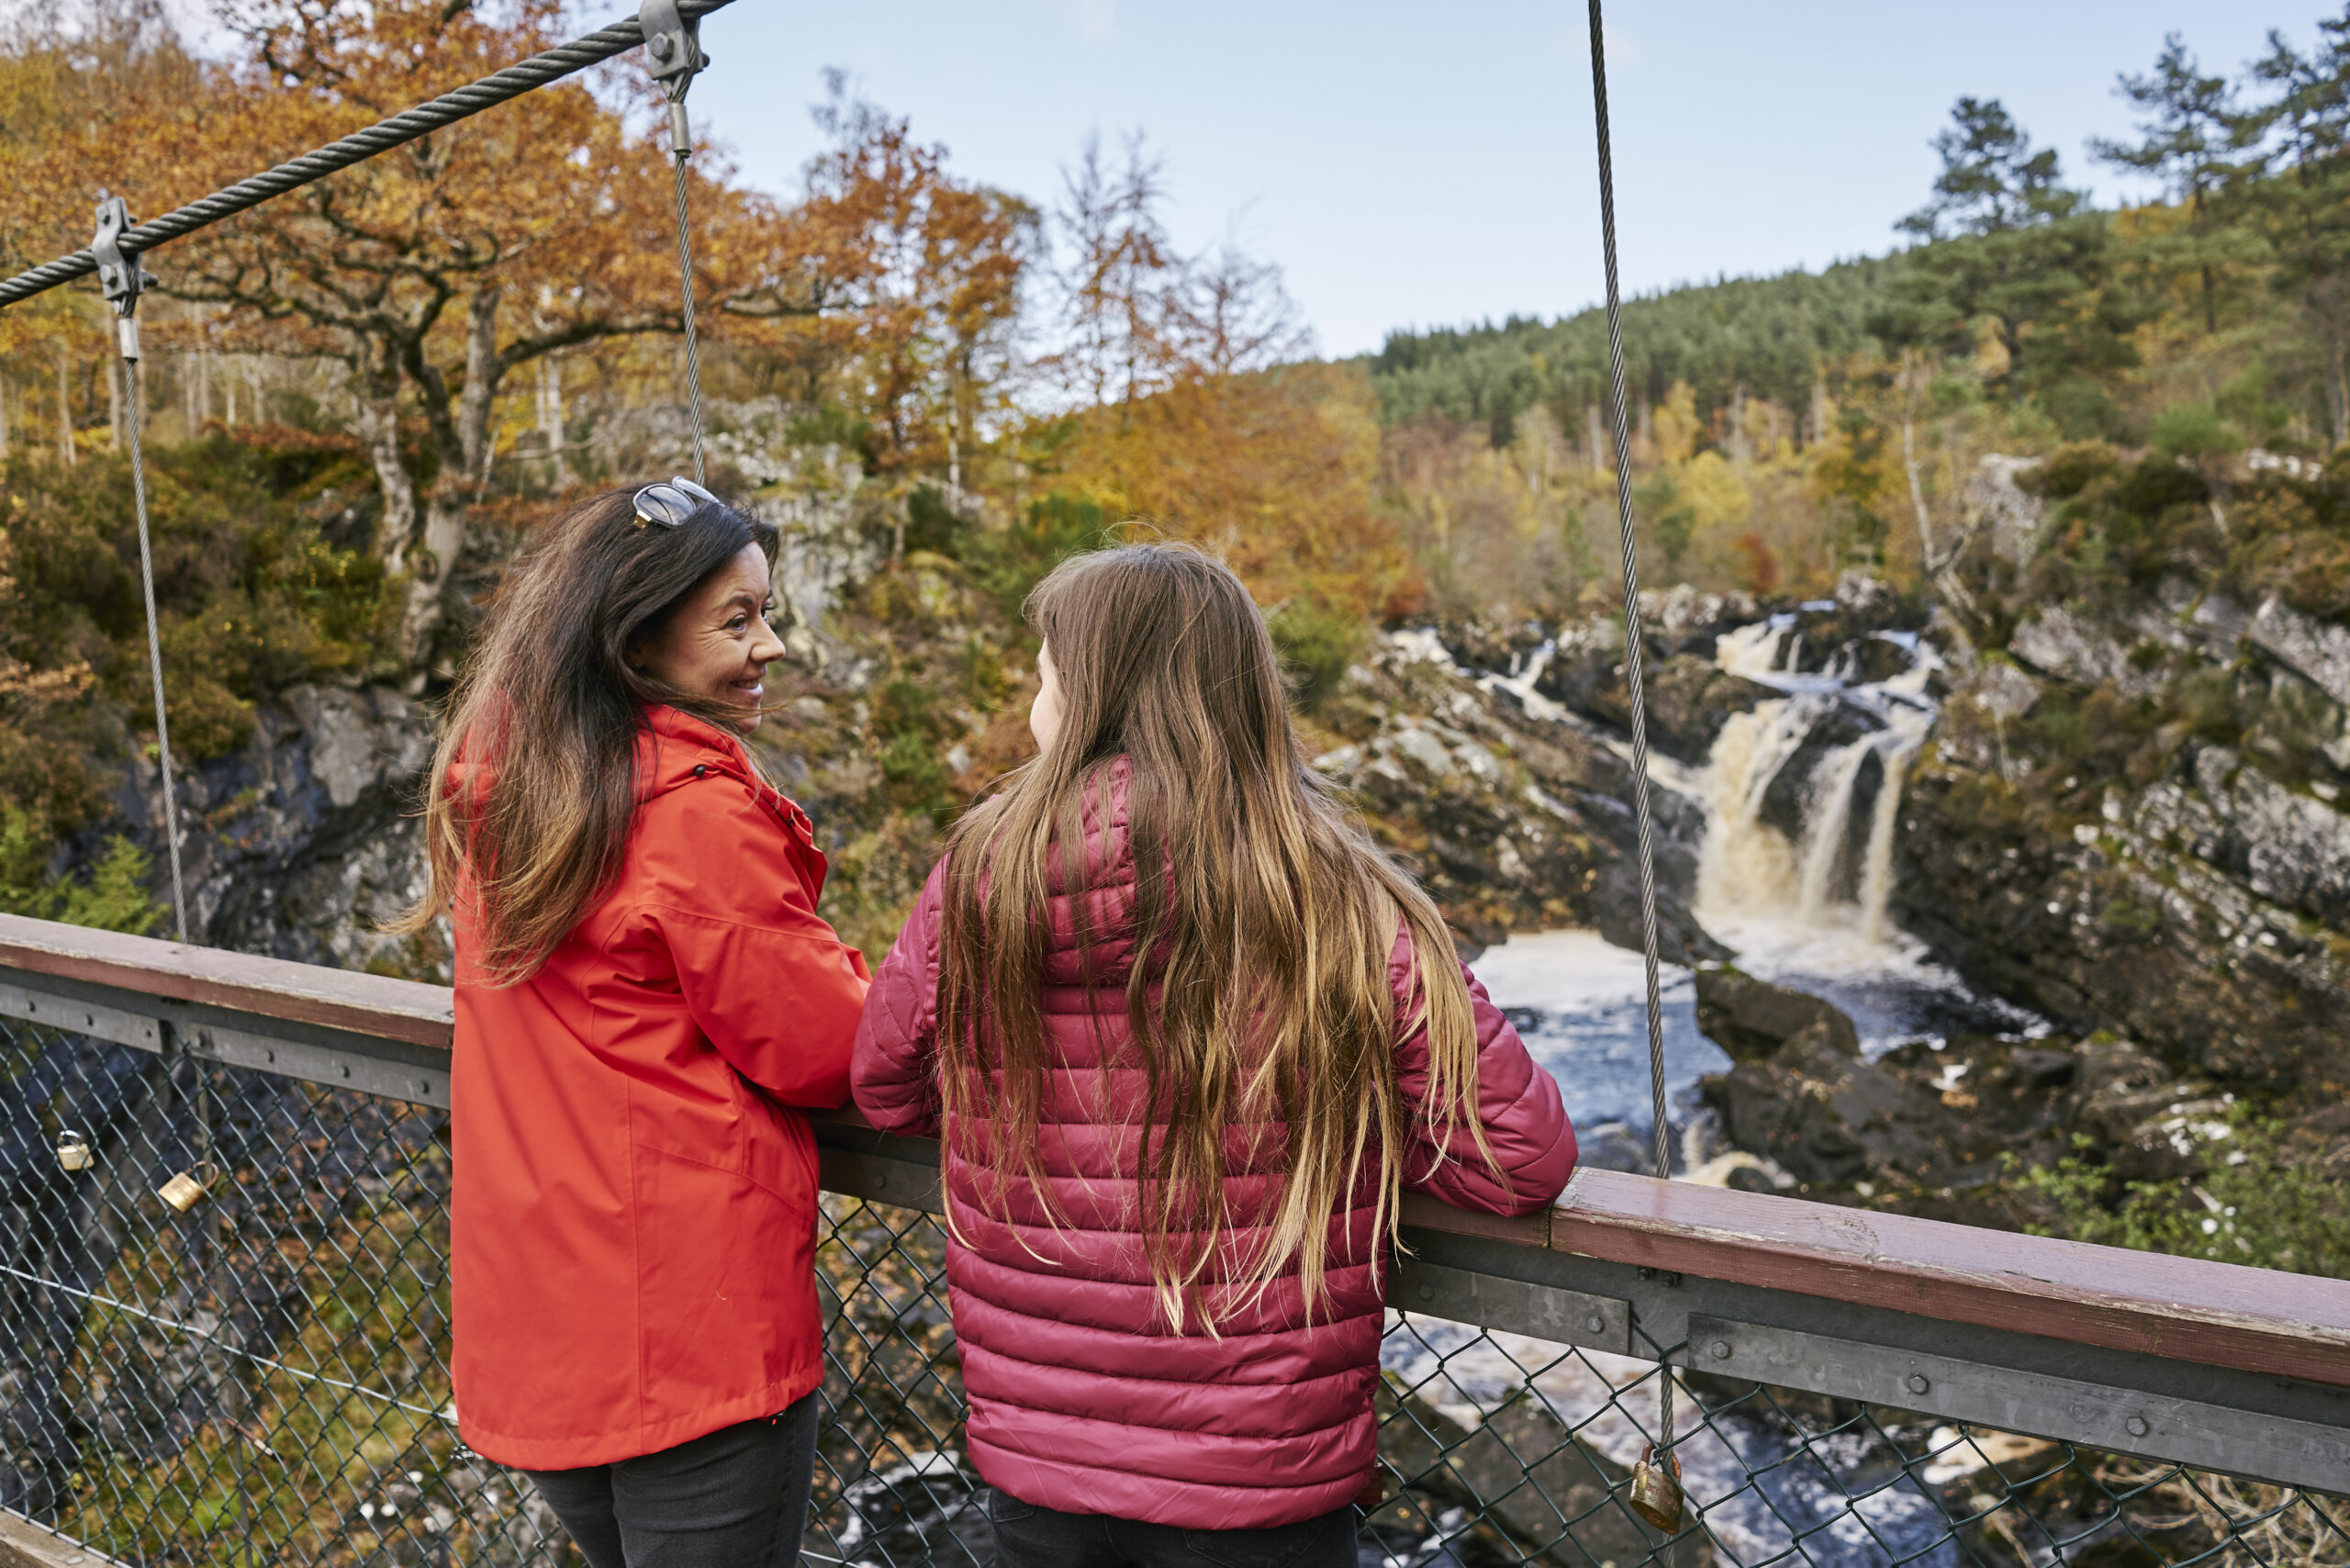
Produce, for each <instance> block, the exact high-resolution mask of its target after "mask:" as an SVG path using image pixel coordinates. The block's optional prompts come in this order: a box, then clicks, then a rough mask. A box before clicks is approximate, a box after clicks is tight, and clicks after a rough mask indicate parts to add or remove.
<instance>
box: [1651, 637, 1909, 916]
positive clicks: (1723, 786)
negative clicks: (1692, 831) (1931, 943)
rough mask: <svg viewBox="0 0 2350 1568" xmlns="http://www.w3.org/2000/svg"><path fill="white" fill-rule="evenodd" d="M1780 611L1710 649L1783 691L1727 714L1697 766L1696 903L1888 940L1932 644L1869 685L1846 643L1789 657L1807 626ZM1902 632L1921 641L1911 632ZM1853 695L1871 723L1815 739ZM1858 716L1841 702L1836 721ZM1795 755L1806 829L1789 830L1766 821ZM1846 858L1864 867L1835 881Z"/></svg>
mask: <svg viewBox="0 0 2350 1568" xmlns="http://www.w3.org/2000/svg"><path fill="white" fill-rule="evenodd" d="M1781 620H1785V621H1788V622H1791V621H1792V618H1774V620H1772V621H1763V622H1755V623H1754V624H1752V625H1750V626H1741V627H1740V628H1738V629H1737V630H1735V631H1733V632H1729V633H1724V634H1723V635H1722V636H1721V638H1720V639H1719V640H1718V643H1717V644H1716V650H1715V660H1716V662H1717V663H1718V665H1719V666H1721V667H1722V668H1723V669H1725V670H1727V671H1729V673H1731V674H1733V675H1738V676H1741V677H1743V678H1746V679H1749V680H1753V681H1757V682H1759V683H1761V684H1763V685H1767V686H1771V687H1774V688H1775V689H1779V690H1781V691H1785V692H1786V693H1788V695H1786V696H1785V697H1781V698H1774V699H1769V700H1764V701H1762V702H1758V703H1757V704H1755V706H1754V708H1753V709H1752V710H1751V711H1748V712H1744V713H1737V714H1733V715H1731V717H1730V718H1729V722H1726V723H1725V724H1724V725H1723V726H1722V728H1721V731H1720V733H1719V734H1718V735H1717V736H1716V737H1715V740H1714V744H1713V748H1712V750H1711V751H1710V752H1709V753H1708V755H1707V763H1706V767H1705V769H1704V771H1703V774H1702V776H1701V793H1702V796H1703V798H1704V800H1705V802H1706V807H1707V828H1706V838H1705V843H1704V845H1703V846H1702V847H1701V848H1700V850H1699V854H1698V861H1697V886H1696V895H1697V896H1696V910H1697V913H1698V915H1699V917H1700V918H1701V919H1703V920H1705V921H1706V922H1707V924H1710V925H1714V926H1716V927H1717V928H1718V929H1722V928H1730V927H1735V926H1737V925H1740V924H1750V923H1762V924H1768V925H1770V926H1771V927H1774V928H1776V929H1782V930H1815V931H1820V932H1823V933H1831V932H1832V933H1837V934H1841V935H1851V936H1857V937H1859V938H1860V939H1861V940H1862V941H1863V943H1864V944H1866V945H1867V946H1881V945H1883V944H1884V943H1885V942H1886V940H1887V924H1886V908H1887V905H1888V903H1889V902H1890V901H1891V898H1892V892H1893V832H1894V827H1895V824H1896V823H1897V820H1898V817H1899V814H1900V809H1901V787H1902V783H1903V781H1904V778H1905V776H1906V774H1907V772H1908V763H1909V760H1910V758H1911V757H1912V756H1915V755H1916V753H1917V751H1918V748H1919V746H1920V745H1923V744H1924V742H1925V738H1926V734H1927V731H1928V730H1929V728H1930V726H1931V725H1932V722H1933V711H1932V709H1931V707H1930V703H1929V700H1928V699H1927V698H1926V697H1925V695H1924V693H1925V689H1926V679H1927V677H1928V675H1929V674H1930V670H1931V663H1930V659H1931V655H1930V654H1927V655H1923V656H1922V657H1919V659H1918V662H1916V663H1915V664H1913V666H1912V667H1911V668H1910V669H1908V670H1906V671H1903V672H1902V673H1901V674H1899V675H1897V676H1895V677H1894V678H1891V679H1889V680H1886V681H1882V682H1877V683H1874V684H1864V683H1855V682H1854V681H1853V680H1852V674H1853V672H1854V671H1855V670H1856V669H1857V668H1858V667H1859V663H1860V661H1859V659H1858V658H1857V657H1856V656H1855V655H1853V654H1852V652H1851V651H1850V650H1848V649H1838V650H1837V651H1836V653H1835V655H1833V656H1832V657H1831V658H1830V661H1829V667H1828V668H1827V669H1826V670H1825V671H1822V672H1821V673H1819V674H1816V675H1804V674H1799V673H1796V670H1795V667H1794V666H1796V662H1797V660H1798V659H1799V658H1800V656H1801V646H1802V645H1801V642H1800V637H1801V633H1799V632H1797V631H1796V630H1795V628H1794V627H1793V625H1792V624H1791V623H1790V624H1781V623H1780V621H1781ZM1905 645H1906V646H1909V647H1910V648H1911V651H1912V653H1913V655H1915V654H1916V649H1915V644H1905ZM1846 707H1850V708H1854V709H1858V710H1860V711H1863V712H1864V713H1866V714H1867V715H1868V716H1869V723H1870V725H1871V727H1870V729H1869V730H1868V732H1867V733H1866V734H1862V735H1860V736H1859V737H1858V738H1857V739H1853V740H1849V741H1843V742H1841V744H1838V745H1822V744H1821V743H1820V742H1818V741H1815V740H1814V739H1813V732H1814V731H1815V730H1816V729H1818V727H1819V726H1820V725H1821V724H1822V722H1825V721H1827V720H1829V719H1830V718H1831V717H1834V716H1836V715H1837V713H1838V711H1839V710H1840V709H1841V708H1846ZM1850 722H1851V715H1849V714H1847V715H1846V716H1845V719H1844V724H1845V726H1846V727H1844V728H1843V730H1842V734H1851V733H1852V731H1851V729H1850V727H1849V725H1850ZM1871 757H1874V758H1875V759H1876V761H1877V767H1878V770H1879V778H1878V781H1877V785H1876V790H1875V795H1874V799H1873V800H1871V801H1869V802H1868V805H1867V806H1866V808H1865V810H1866V812H1867V821H1866V823H1860V822H1858V821H1856V820H1855V813H1854V811H1853V802H1854V800H1855V798H1856V797H1858V796H1859V794H1860V786H1861V776H1862V774H1863V770H1864V769H1865V768H1866V767H1868V763H1869V759H1870V758H1871ZM1790 766H1802V767H1805V768H1806V769H1807V773H1806V776H1805V777H1803V778H1801V779H1800V782H1801V785H1802V790H1801V798H1802V806H1801V821H1800V824H1799V825H1800V832H1798V833H1797V834H1796V835H1795V837H1794V838H1793V839H1792V840H1791V839H1790V838H1789V836H1788V834H1787V833H1785V832H1783V831H1782V830H1781V828H1780V827H1779V826H1776V825H1774V824H1773V823H1769V822H1766V821H1764V820H1763V808H1764V804H1765V798H1766V796H1767V795H1769V794H1770V792H1771V790H1772V785H1773V783H1774V780H1776V779H1778V778H1779V777H1780V775H1781V774H1782V773H1783V772H1785V769H1786V768H1788V767H1790ZM1780 799H1781V800H1782V801H1784V800H1785V796H1784V793H1782V795H1781V796H1780ZM1782 820H1783V821H1784V816H1783V818H1782ZM1856 840H1857V841H1858V842H1856ZM1847 867H1854V868H1857V875H1854V873H1853V872H1852V871H1845V872H1844V879H1842V880H1841V882H1840V878H1839V872H1840V870H1842V869H1843V868H1847ZM1840 890H1841V891H1842V892H1843V893H1844V896H1843V897H1841V898H1840V897H1839V893H1840Z"/></svg>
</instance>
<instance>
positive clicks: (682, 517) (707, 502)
mask: <svg viewBox="0 0 2350 1568" xmlns="http://www.w3.org/2000/svg"><path fill="white" fill-rule="evenodd" d="M724 504H725V503H724V502H722V501H721V500H720V499H719V498H717V497H716V496H713V495H711V493H710V492H709V491H708V490H705V489H703V488H702V487H700V486H699V485H697V484H695V483H694V482H693V481H692V480H691V479H682V478H679V477H677V476H676V475H671V476H670V477H669V482H668V483H667V484H666V485H647V486H645V487H644V488H643V489H641V490H639V491H637V493H636V526H637V527H639V528H643V526H644V525H645V524H646V523H648V522H657V523H659V524H660V525H661V526H662V527H664V528H676V527H677V526H679V525H680V524H682V523H683V522H684V521H686V519H688V518H689V517H691V516H693V515H694V511H695V510H696V509H697V508H699V507H705V506H711V507H714V506H722V505H724Z"/></svg>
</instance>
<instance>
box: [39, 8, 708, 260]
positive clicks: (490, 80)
mask: <svg viewBox="0 0 2350 1568" xmlns="http://www.w3.org/2000/svg"><path fill="white" fill-rule="evenodd" d="M731 4H733V0H677V11H678V13H679V14H680V15H682V16H684V17H688V18H699V17H705V16H708V15H709V14H710V13H711V12H712V11H715V10H718V9H720V8H721V7H722V6H728V5H731ZM643 41H644V29H643V27H642V26H641V25H640V24H639V22H638V21H637V19H636V18H635V17H630V18H629V19H628V20H626V21H621V22H615V23H613V24H612V25H611V26H610V27H609V28H601V29H599V30H598V31H596V32H592V33H589V34H588V36H587V37H585V38H580V39H573V40H572V41H571V42H569V43H567V44H564V45H562V46H561V47H559V48H556V49H551V50H545V51H544V52H543V53H540V54H534V55H532V57H531V58H530V59H528V60H525V61H522V62H520V63H519V64H515V65H509V66H508V67H507V68H506V69H505V70H503V71H500V72H498V73H495V74H493V75H489V76H485V77H483V78H482V79H481V80H480V81H478V82H476V83H473V84H471V85H469V86H464V87H459V88H457V89H456V90H455V91H453V92H449V93H443V94H442V95H441V96H439V97H437V98H434V99H432V100H431V101H430V102H428V103H423V104H419V105H418V106H416V107H414V108H412V109H407V110H403V111H402V112H401V113H399V114H396V115H394V116H392V118H389V119H386V120H384V121H381V122H380V123H378V124H375V125H372V126H370V127H368V128H367V129H365V130H362V131H355V132H353V134H352V135H349V136H346V137H344V138H342V139H341V140H340V141H333V142H330V143H328V144H327V145H326V146H324V147H320V148H318V149H316V150H315V151H309V152H305V153H304V154H302V156H300V157H299V158H296V159H292V160H290V161H289V162H284V163H280V164H279V165H277V167H275V168H274V169H271V170H269V171H268V172H267V173H265V174H255V175H253V176H252V178H251V179H247V180H240V181H239V182H237V184H235V185H230V186H229V187H227V188H226V189H224V190H218V191H215V192H213V193H212V194H211V195H210V196H206V197H204V198H203V199H202V200H200V201H194V202H190V203H189V204H188V205H187V206H185V207H181V208H180V209H179V210H178V211H176V212H169V213H165V214H164V215H163V216H162V217H161V218H154V219H151V221H149V222H146V223H142V224H140V226H139V227H138V228H136V229H133V230H129V232H127V233H125V234H124V235H123V237H122V249H123V250H124V251H125V252H128V253H130V254H137V253H138V252H143V251H150V250H152V249H154V248H155V247H156V246H158V245H160V244H162V243H163V242H164V241H167V240H176V239H179V238H181V237H182V236H183V235H187V234H193V233H195V232H196V230H199V229H204V228H207V227H209V226H210V225H212V224H215V223H218V222H219V221H220V220H221V219H222V218H228V217H230V216H232V215H234V214H236V213H240V212H242V211H244V210H245V209H246V208H247V207H258V206H260V205H261V204H262V203H263V202H265V201H267V200H269V199H270V198H271V197H272V196H284V195H285V193H286V192H287V191H291V190H297V189H299V188H300V187H302V186H304V185H309V184H311V183H312V182H314V181H317V180H320V179H324V178H325V177H326V176H327V175H329V174H333V173H334V172H335V171H336V170H338V169H345V168H349V167H350V166H351V165H352V164H353V163H357V162H362V161H364V160H365V159H368V158H372V157H374V156H375V154H376V153H378V152H384V151H389V150H390V149H392V148H395V147H398V146H401V145H403V144H404V143H407V142H410V141H414V140H416V139H417V138H419V137H420V136H425V135H429V134H430V133H431V132H433V131H435V130H438V129H441V128H442V127H443V126H447V125H453V124H455V123H456V122H457V121H459V120H461V119H464V118H469V117H471V116H473V115H477V114H479V113H481V111H482V110H484V109H487V108H491V107H494V106H497V105H498V104H502V103H505V102H506V101H507V100H508V99H509V98H519V97H520V96H521V95H524V94H525V93H529V92H532V91H534V90H535V89H537V88H540V87H543V86H545V85H546V84H548V83H550V82H555V81H560V80H561V79H562V78H564V77H565V76H568V75H571V74H572V73H575V72H578V71H583V70H585V69H587V68H588V66H590V65H593V64H596V63H597V62H599V61H604V60H610V58H611V57H612V56H614V55H616V54H621V53H623V52H625V51H626V50H632V49H634V48H636V47H637V46H638V45H639V44H641V43H643ZM97 265H98V263H97V258H96V257H95V256H94V255H92V254H91V253H90V252H88V251H86V250H83V251H76V252H73V254H72V255H70V256H61V257H59V258H58V259H57V260H56V261H53V262H50V263H48V264H47V265H45V266H39V267H35V268H33V269H32V270H31V271H29V272H26V273H20V274H17V276H15V277H13V278H10V279H9V280H8V281H7V282H6V283H0V306H6V305H14V304H16V303H17V301H19V300H23V299H29V298H31V297H33V296H34V295H36V294H39V293H41V292H42V291H44V290H46V289H51V288H55V287H56V286H58V285H60V284H64V283H71V282H73V280H74V279H75V278H78V277H86V276H88V275H89V274H91V273H93V272H95V271H96V270H97Z"/></svg>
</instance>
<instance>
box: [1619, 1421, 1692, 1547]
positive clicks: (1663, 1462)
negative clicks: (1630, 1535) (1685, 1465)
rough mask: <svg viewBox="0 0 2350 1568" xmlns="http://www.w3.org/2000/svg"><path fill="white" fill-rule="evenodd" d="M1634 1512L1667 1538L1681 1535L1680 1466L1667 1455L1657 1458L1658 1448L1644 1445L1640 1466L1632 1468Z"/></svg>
mask: <svg viewBox="0 0 2350 1568" xmlns="http://www.w3.org/2000/svg"><path fill="white" fill-rule="evenodd" d="M1631 1501H1632V1512H1634V1513H1636V1514H1638V1515H1639V1516H1640V1518H1644V1519H1646V1520H1648V1522H1649V1523H1650V1524H1651V1525H1654V1526H1655V1527H1656V1528H1657V1529H1660V1530H1662V1531H1663V1532H1664V1533H1665V1534H1666V1535H1679V1534H1680V1533H1681V1462H1680V1460H1678V1459H1676V1458H1674V1457H1673V1455H1672V1454H1670V1453H1667V1454H1666V1455H1665V1456H1664V1457H1663V1458H1662V1459H1659V1458H1657V1457H1656V1445H1655V1444H1654V1443H1648V1444H1644V1445H1643V1446H1642V1447H1641V1449H1640V1462H1639V1463H1638V1464H1636V1465H1634V1466H1632V1498H1631Z"/></svg>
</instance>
